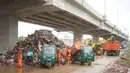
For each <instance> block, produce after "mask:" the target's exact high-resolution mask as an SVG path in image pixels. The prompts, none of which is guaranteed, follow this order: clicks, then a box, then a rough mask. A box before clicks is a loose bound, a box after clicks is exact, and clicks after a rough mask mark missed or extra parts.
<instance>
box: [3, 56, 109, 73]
mask: <svg viewBox="0 0 130 73" xmlns="http://www.w3.org/2000/svg"><path fill="white" fill-rule="evenodd" d="M101 59H102V57H101V56H96V61H98V60H99V62H101V63H102V62H104V60H103V61H100V60H101ZM107 59H109V58H107ZM105 60H106V59H105ZM104 63H105V62H104ZM93 64H94V63H93ZM93 67H95V65H92V66H91V67H88V66H87V65H84V66H82V65H79V64H76V65H61V66H55V67H53V68H51V69H47V68H30V67H27V68H17V67H0V73H73V72H74V73H76V72H78V73H80V72H79V71H77V70H82V69H84V70H85V71H86V70H89V69H90V70H91V69H92V71H93ZM84 70H83V71H84ZM81 72H82V71H81ZM83 73H84V72H83ZM87 73H88V72H87Z"/></svg>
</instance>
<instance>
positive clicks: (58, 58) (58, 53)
mask: <svg viewBox="0 0 130 73" xmlns="http://www.w3.org/2000/svg"><path fill="white" fill-rule="evenodd" d="M57 60H58V61H60V52H59V51H58V52H57Z"/></svg>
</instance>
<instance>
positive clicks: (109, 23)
mask: <svg viewBox="0 0 130 73" xmlns="http://www.w3.org/2000/svg"><path fill="white" fill-rule="evenodd" d="M74 1H76V2H77V3H79V4H80V5H82V6H83V7H84V8H85V9H87V10H88V11H89V12H90V13H91V14H92V15H95V16H96V17H97V18H99V19H100V20H103V15H101V14H100V13H99V12H98V11H96V10H95V9H94V8H93V7H92V6H90V5H89V4H88V3H87V2H86V1H85V0H74ZM106 24H107V25H109V26H110V27H114V29H115V30H117V31H119V32H120V33H122V34H123V35H124V36H125V37H128V35H127V34H126V33H124V32H123V31H121V29H119V28H118V27H117V26H116V25H114V24H112V23H111V22H110V21H109V20H106Z"/></svg>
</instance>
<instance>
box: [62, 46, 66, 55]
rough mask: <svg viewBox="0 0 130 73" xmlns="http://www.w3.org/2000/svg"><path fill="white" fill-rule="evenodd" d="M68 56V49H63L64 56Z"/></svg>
mask: <svg viewBox="0 0 130 73" xmlns="http://www.w3.org/2000/svg"><path fill="white" fill-rule="evenodd" d="M66 55H67V48H63V51H62V56H66Z"/></svg>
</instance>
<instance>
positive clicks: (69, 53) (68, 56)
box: [67, 46, 71, 65]
mask: <svg viewBox="0 0 130 73" xmlns="http://www.w3.org/2000/svg"><path fill="white" fill-rule="evenodd" d="M67 52H68V53H67V60H68V65H70V64H71V48H70V46H69V47H68V50H67Z"/></svg>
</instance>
